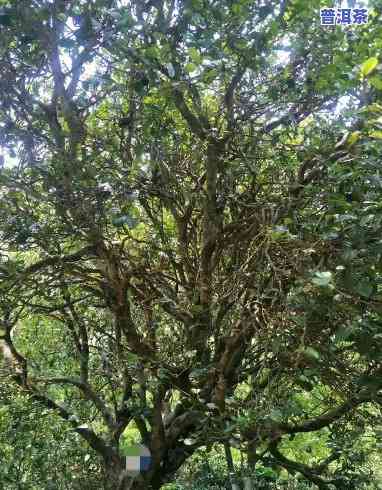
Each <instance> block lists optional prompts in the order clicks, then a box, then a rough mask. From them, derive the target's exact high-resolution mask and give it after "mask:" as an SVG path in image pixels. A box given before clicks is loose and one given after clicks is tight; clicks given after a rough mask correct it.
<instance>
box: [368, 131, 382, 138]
mask: <svg viewBox="0 0 382 490" xmlns="http://www.w3.org/2000/svg"><path fill="white" fill-rule="evenodd" d="M369 136H370V137H371V138H376V139H377V140H382V131H378V130H377V131H371V133H370V134H369Z"/></svg>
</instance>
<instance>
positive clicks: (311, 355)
mask: <svg viewBox="0 0 382 490" xmlns="http://www.w3.org/2000/svg"><path fill="white" fill-rule="evenodd" d="M302 355H303V356H304V357H305V359H307V360H308V361H313V362H316V361H319V360H320V358H321V356H320V354H319V352H317V351H316V349H313V347H306V348H305V349H303V350H302Z"/></svg>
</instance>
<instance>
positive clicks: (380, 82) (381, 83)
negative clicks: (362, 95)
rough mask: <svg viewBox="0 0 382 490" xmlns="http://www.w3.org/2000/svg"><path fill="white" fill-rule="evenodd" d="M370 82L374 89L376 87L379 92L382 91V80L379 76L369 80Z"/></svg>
mask: <svg viewBox="0 0 382 490" xmlns="http://www.w3.org/2000/svg"><path fill="white" fill-rule="evenodd" d="M369 82H370V83H371V85H372V86H373V87H375V88H376V89H378V90H382V78H379V77H377V76H374V77H371V78H370V79H369Z"/></svg>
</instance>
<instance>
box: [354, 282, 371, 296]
mask: <svg viewBox="0 0 382 490" xmlns="http://www.w3.org/2000/svg"><path fill="white" fill-rule="evenodd" d="M354 290H355V291H356V292H357V293H358V294H359V295H360V296H364V297H365V298H370V296H371V295H372V293H373V286H372V284H371V283H370V282H369V281H366V280H363V281H360V282H357V283H356V284H355V285H354Z"/></svg>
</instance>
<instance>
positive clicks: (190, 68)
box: [184, 63, 198, 73]
mask: <svg viewBox="0 0 382 490" xmlns="http://www.w3.org/2000/svg"><path fill="white" fill-rule="evenodd" d="M197 68H198V67H197V66H196V65H195V64H194V63H187V65H186V66H185V67H184V69H185V70H186V72H187V73H191V72H193V71H195V70H196V69H197Z"/></svg>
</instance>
